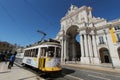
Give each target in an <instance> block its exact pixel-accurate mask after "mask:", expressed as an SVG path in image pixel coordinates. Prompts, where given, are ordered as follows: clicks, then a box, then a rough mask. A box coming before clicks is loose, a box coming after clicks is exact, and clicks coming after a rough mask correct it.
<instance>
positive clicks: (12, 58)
mask: <svg viewBox="0 0 120 80" xmlns="http://www.w3.org/2000/svg"><path fill="white" fill-rule="evenodd" d="M16 54H17V52H15V53H14V54H12V55H11V56H10V59H9V64H8V69H11V67H13V64H14V61H15V56H16Z"/></svg>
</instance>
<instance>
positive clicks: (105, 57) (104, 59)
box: [99, 47, 111, 63]
mask: <svg viewBox="0 0 120 80" xmlns="http://www.w3.org/2000/svg"><path fill="white" fill-rule="evenodd" d="M99 53H100V59H101V63H111V59H110V53H109V50H108V49H107V48H104V47H103V48H100V49H99Z"/></svg>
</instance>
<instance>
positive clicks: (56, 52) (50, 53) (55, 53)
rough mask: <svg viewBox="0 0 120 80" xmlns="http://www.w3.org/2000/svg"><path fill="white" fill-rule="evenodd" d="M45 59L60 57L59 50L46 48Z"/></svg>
mask: <svg viewBox="0 0 120 80" xmlns="http://www.w3.org/2000/svg"><path fill="white" fill-rule="evenodd" d="M47 57H57V58H60V57H61V49H60V48H59V47H48V55H47Z"/></svg>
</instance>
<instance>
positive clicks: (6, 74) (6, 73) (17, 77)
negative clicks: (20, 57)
mask: <svg viewBox="0 0 120 80" xmlns="http://www.w3.org/2000/svg"><path fill="white" fill-rule="evenodd" d="M7 65H8V63H7V64H5V63H4V62H1V63H0V80H42V79H40V77H39V76H38V75H37V74H35V73H33V72H31V71H28V70H25V69H23V68H20V67H18V66H16V65H14V66H13V67H12V68H11V69H7Z"/></svg>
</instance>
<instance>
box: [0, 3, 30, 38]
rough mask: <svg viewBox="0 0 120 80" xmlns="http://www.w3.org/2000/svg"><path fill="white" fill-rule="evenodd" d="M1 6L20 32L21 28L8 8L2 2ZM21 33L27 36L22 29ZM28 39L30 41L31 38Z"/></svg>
mask: <svg viewBox="0 0 120 80" xmlns="http://www.w3.org/2000/svg"><path fill="white" fill-rule="evenodd" d="M0 6H1V8H2V9H3V10H4V11H5V13H6V14H7V15H8V17H9V18H10V19H11V21H12V22H13V23H14V24H15V25H16V27H17V28H18V30H20V29H21V28H19V27H18V24H17V23H16V20H15V19H14V18H13V16H12V15H11V14H10V13H9V12H8V10H7V8H6V7H5V6H4V5H3V4H2V3H1V2H0ZM21 31H22V32H23V33H24V34H25V32H24V31H23V30H22V29H21ZM25 35H26V34H25ZM26 37H27V36H26ZM27 38H28V37H27ZM28 39H30V38H28Z"/></svg>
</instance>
